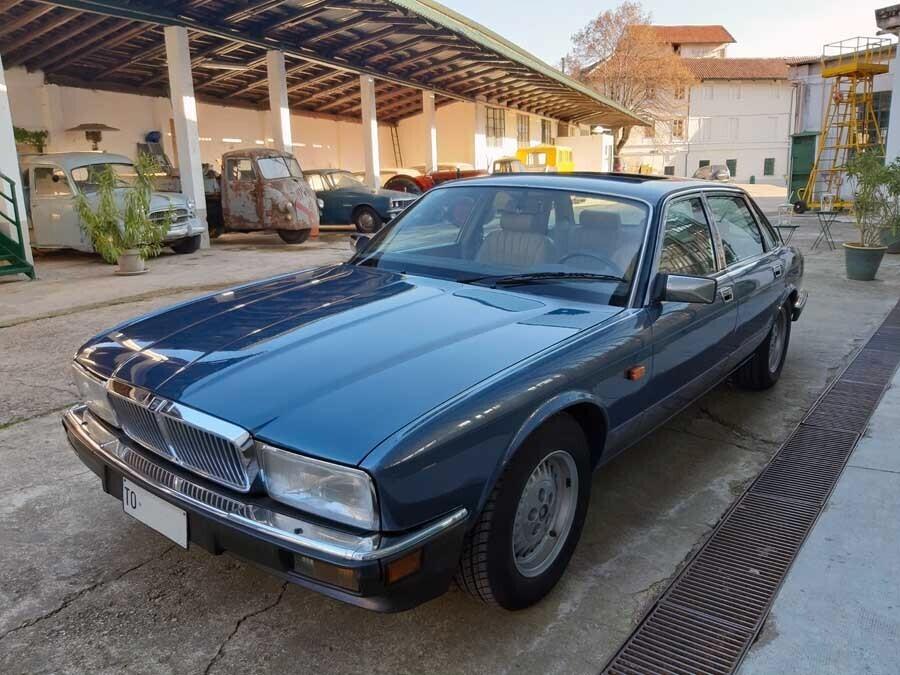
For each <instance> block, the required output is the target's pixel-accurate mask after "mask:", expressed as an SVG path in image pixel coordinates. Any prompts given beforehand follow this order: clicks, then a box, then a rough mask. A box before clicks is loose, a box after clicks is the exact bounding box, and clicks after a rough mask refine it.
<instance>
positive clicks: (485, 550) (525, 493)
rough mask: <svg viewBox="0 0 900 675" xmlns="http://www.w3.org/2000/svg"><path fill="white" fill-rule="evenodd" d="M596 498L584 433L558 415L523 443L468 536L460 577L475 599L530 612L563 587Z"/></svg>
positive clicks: (457, 576)
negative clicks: (559, 585) (558, 586)
mask: <svg viewBox="0 0 900 675" xmlns="http://www.w3.org/2000/svg"><path fill="white" fill-rule="evenodd" d="M590 491H591V470H590V454H589V452H588V444H587V440H586V439H585V436H584V433H583V432H582V430H581V427H580V426H579V425H578V423H577V422H575V420H574V419H572V417H570V416H569V415H566V414H564V413H563V414H559V415H556V416H555V417H553V418H551V419H550V420H549V421H547V422H546V423H544V425H543V426H541V427H540V428H539V429H538V430H537V431H535V432H534V433H533V434H532V435H531V436H530V437H529V438H528V440H527V441H526V442H525V443H524V444H523V446H522V447H521V449H520V450H519V452H518V453H517V454H516V456H515V457H514V458H513V459H512V460H511V462H510V464H509V466H507V468H506V470H505V472H504V473H503V475H502V477H501V478H500V480H499V481H498V482H497V485H496V486H495V487H494V490H493V492H492V493H491V495H490V497H489V498H488V501H487V504H486V505H485V507H484V510H483V511H482V512H481V515H480V516H479V518H478V522H477V523H476V524H475V526H474V528H473V529H472V530H471V531H470V532H469V534H468V535H467V537H466V542H465V544H464V547H463V553H462V556H461V557H460V561H459V567H458V569H457V573H456V582H457V584H458V585H459V586H460V587H461V588H462V589H463V590H465V591H467V592H468V593H469V594H470V595H472V596H474V597H475V598H477V599H478V600H481V601H482V602H485V603H487V604H491V605H496V606H498V607H503V608H504V609H510V610H516V609H524V608H526V607H530V606H531V605H533V604H535V603H536V602H538V601H539V600H541V599H542V598H543V597H544V596H545V595H547V593H549V592H550V591H551V589H552V588H553V587H554V586H555V585H556V582H557V581H559V579H560V577H561V576H562V574H563V572H564V571H565V569H566V566H567V565H568V564H569V559H570V558H571V557H572V553H573V552H574V550H575V546H576V545H577V544H578V540H579V538H580V537H581V529H582V526H583V525H584V518H585V514H586V513H587V506H588V501H589V498H590Z"/></svg>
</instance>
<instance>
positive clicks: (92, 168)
mask: <svg viewBox="0 0 900 675" xmlns="http://www.w3.org/2000/svg"><path fill="white" fill-rule="evenodd" d="M107 169H112V172H113V175H115V177H116V187H133V186H134V181H135V180H136V179H137V172H136V171H135V169H134V165H133V164H122V163H118V164H112V163H101V164H85V165H84V166H78V167H75V168H74V169H72V172H71V173H72V180H73V181H75V185H77V186H78V189H79V190H81V191H82V192H96V191H97V190H98V189H99V185H98V183H99V180H98V177H99V176H100V174H102V173H103V172H104V171H106V170H107Z"/></svg>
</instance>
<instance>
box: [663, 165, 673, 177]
mask: <svg viewBox="0 0 900 675" xmlns="http://www.w3.org/2000/svg"><path fill="white" fill-rule="evenodd" d="M663 175H665V176H674V175H675V166H674V165H673V164H669V165H668V166H664V167H663Z"/></svg>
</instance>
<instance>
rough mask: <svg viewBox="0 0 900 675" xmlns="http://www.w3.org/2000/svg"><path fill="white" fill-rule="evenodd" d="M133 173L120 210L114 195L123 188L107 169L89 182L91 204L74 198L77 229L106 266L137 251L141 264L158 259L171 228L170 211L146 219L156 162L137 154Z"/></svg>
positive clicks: (81, 197) (148, 213) (143, 154)
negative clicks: (93, 184)
mask: <svg viewBox="0 0 900 675" xmlns="http://www.w3.org/2000/svg"><path fill="white" fill-rule="evenodd" d="M134 169H135V178H134V181H133V183H131V184H130V185H129V186H127V187H126V190H127V191H126V192H125V194H124V197H123V199H122V200H121V204H122V205H121V206H120V204H119V200H118V199H117V198H116V191H117V190H119V189H122V188H123V187H124V186H123V185H122V184H121V183H120V181H119V179H118V177H117V176H116V174H115V172H114V171H113V169H112V168H111V167H110V166H109V165H106V166H104V167H103V168H102V169H100V170H99V171H98V172H97V173H96V175H95V176H94V178H93V180H94V181H95V182H96V184H97V193H96V195H97V196H96V199H95V200H94V202H93V203H92V202H91V201H90V200H88V199H87V197H86V196H85V195H84V194H79V195H78V196H77V197H76V203H75V207H76V209H77V210H78V215H79V217H80V219H81V226H82V227H83V228H84V230H85V232H86V233H87V234H88V235H89V236H90V238H91V242H92V243H93V245H94V250H95V251H97V253H99V254H100V255H101V256H102V257H103V259H104V260H106V261H107V262H109V263H113V262H115V261H116V260H118V259H119V257H120V256H121V255H122V254H123V253H125V252H126V251H137V252H138V253H139V254H140V257H141V258H143V259H145V260H146V259H147V258H150V257H153V256H156V255H159V252H160V251H161V250H162V243H163V240H164V239H165V236H166V233H167V232H168V231H169V226H170V225H171V224H172V218H173V213H172V209H171V208H170V209H168V210H167V211H164V212H163V213H162V214H161V215H159V214H154V217H152V218H151V217H150V200H151V197H152V195H153V184H152V177H153V175H154V173H156V172H158V170H159V165H158V164H157V162H156V160H155V159H154V158H153V157H151V156H150V155H148V154H146V153H141V154H140V155H139V156H138V159H137V162H135V164H134Z"/></svg>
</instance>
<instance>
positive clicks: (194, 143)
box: [165, 26, 209, 248]
mask: <svg viewBox="0 0 900 675" xmlns="http://www.w3.org/2000/svg"><path fill="white" fill-rule="evenodd" d="M165 37H166V62H167V64H168V67H169V95H170V96H171V98H172V117H173V119H174V121H175V146H176V148H177V150H178V173H179V175H180V176H181V192H182V193H183V194H184V195H185V196H186V197H187V198H188V199H192V200H193V201H194V208H195V209H196V211H197V217H199V218H201V219H202V220H203V222H204V223H206V194H205V192H204V190H203V164H202V161H201V159H200V134H199V131H198V128H197V99H195V98H194V81H193V77H192V73H191V48H190V44H189V43H188V34H187V29H186V28H182V27H181V26H166V27H165ZM202 246H203V248H209V232H204V234H203V243H202Z"/></svg>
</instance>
